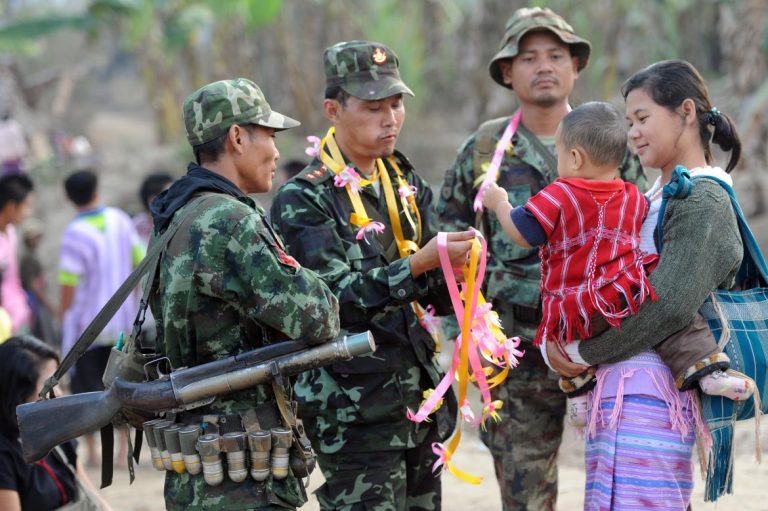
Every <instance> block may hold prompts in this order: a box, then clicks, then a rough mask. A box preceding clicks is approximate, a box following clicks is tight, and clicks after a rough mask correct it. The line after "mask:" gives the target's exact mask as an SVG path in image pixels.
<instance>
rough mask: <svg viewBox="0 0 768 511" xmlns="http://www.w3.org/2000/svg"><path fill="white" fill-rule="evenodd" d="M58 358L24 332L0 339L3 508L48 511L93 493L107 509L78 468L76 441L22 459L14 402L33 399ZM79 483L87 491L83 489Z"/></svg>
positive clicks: (0, 498)
mask: <svg viewBox="0 0 768 511" xmlns="http://www.w3.org/2000/svg"><path fill="white" fill-rule="evenodd" d="M58 364H59V356H58V354H57V353H56V351H55V350H54V349H53V348H51V347H50V346H49V345H47V344H45V343H44V342H42V341H40V340H38V339H36V338H34V337H32V336H29V335H22V336H17V337H13V338H11V339H9V340H8V341H7V342H5V343H4V344H2V345H0V509H2V510H3V511H48V510H54V509H59V508H61V507H62V506H65V505H67V504H72V503H74V502H79V503H82V500H83V499H94V501H93V504H94V505H97V506H99V507H100V508H101V509H102V510H104V511H110V510H111V509H112V508H111V507H110V505H109V504H108V503H107V502H106V500H104V498H103V497H101V495H100V494H99V493H98V492H97V491H96V490H95V489H94V487H93V484H92V483H91V481H90V480H89V479H88V475H87V474H86V473H85V470H83V466H82V463H80V461H79V460H78V458H77V452H76V445H77V444H76V442H75V441H70V442H67V443H65V444H62V445H60V446H58V447H57V448H56V449H54V450H53V451H51V452H50V453H49V454H48V455H47V456H45V457H44V458H42V459H40V460H38V461H36V462H35V463H26V462H25V461H24V458H23V455H22V450H21V443H20V442H19V427H18V424H17V422H16V407H17V406H18V405H20V404H23V403H29V402H33V401H35V400H37V398H38V394H39V393H40V391H41V389H42V388H43V383H44V382H45V380H46V379H47V378H48V377H49V376H51V375H52V374H53V372H54V371H55V370H56V367H57V366H58ZM75 478H77V479H79V482H80V483H81V484H80V485H78V482H77V481H76V479H75ZM82 486H85V487H87V488H88V489H89V490H90V491H88V492H85V490H83V488H82ZM83 493H86V494H83ZM77 509H92V507H87V508H86V507H77Z"/></svg>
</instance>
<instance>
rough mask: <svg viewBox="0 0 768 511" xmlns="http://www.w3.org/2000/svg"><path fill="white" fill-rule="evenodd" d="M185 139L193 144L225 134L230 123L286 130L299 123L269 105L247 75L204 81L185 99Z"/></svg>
mask: <svg viewBox="0 0 768 511" xmlns="http://www.w3.org/2000/svg"><path fill="white" fill-rule="evenodd" d="M182 111H183V114H184V127H185V128H186V130H187V140H189V143H190V144H191V145H192V147H195V146H198V145H200V144H205V143H206V142H210V141H211V140H213V139H215V138H217V137H220V136H221V135H223V134H225V133H226V132H227V130H229V127H230V126H232V125H233V124H258V125H259V126H264V127H266V128H274V129H276V130H286V129H288V128H294V127H296V126H298V125H299V124H300V123H299V121H296V120H294V119H291V118H290V117H287V116H285V115H283V114H281V113H278V112H275V111H274V110H272V109H271V108H270V107H269V103H267V99H266V98H265V97H264V93H263V92H261V89H260V88H259V86H258V85H256V84H255V83H253V82H252V81H250V80H248V79H246V78H235V79H234V80H221V81H218V82H213V83H209V84H208V85H205V86H203V87H201V88H199V89H198V90H196V91H195V92H193V93H192V94H190V95H189V96H187V99H185V100H184V106H183V107H182Z"/></svg>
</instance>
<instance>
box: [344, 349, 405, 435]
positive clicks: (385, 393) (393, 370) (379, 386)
mask: <svg viewBox="0 0 768 511" xmlns="http://www.w3.org/2000/svg"><path fill="white" fill-rule="evenodd" d="M397 360H399V357H398V356H397V355H396V354H394V355H393V354H390V355H389V356H387V357H382V356H381V354H380V355H379V356H378V357H377V356H376V353H371V354H369V355H364V356H361V357H355V358H353V359H352V360H344V361H339V362H334V363H333V366H332V368H333V372H334V373H335V375H336V378H335V379H336V383H337V384H338V386H339V389H340V390H341V391H342V392H343V393H344V394H345V395H346V396H347V397H348V398H349V400H350V401H351V402H352V403H353V404H354V406H355V409H356V413H357V415H358V416H359V418H360V420H361V421H363V422H365V423H369V424H374V423H381V422H392V421H396V420H400V419H401V418H402V417H403V415H404V414H405V408H404V402H403V394H402V390H401V387H400V382H399V381H398V371H397V362H396V361H397Z"/></svg>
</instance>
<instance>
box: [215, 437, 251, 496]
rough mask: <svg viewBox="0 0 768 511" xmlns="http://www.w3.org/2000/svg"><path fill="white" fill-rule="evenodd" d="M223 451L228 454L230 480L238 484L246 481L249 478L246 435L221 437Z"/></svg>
mask: <svg viewBox="0 0 768 511" xmlns="http://www.w3.org/2000/svg"><path fill="white" fill-rule="evenodd" d="M221 450H222V451H224V452H225V453H227V475H229V478H230V479H231V480H232V481H234V482H236V483H242V482H243V481H245V478H246V477H248V468H247V467H246V466H245V433H243V432H242V431H239V432H232V433H224V435H223V436H222V437H221Z"/></svg>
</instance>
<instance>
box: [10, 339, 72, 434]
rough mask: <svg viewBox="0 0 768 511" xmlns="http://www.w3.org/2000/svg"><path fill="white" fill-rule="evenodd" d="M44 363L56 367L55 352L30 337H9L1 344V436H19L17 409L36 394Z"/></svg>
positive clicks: (57, 361) (57, 358)
mask: <svg viewBox="0 0 768 511" xmlns="http://www.w3.org/2000/svg"><path fill="white" fill-rule="evenodd" d="M46 360H55V361H56V363H57V364H58V363H59V355H58V353H56V350H54V349H53V348H51V347H50V346H49V345H47V344H45V343H44V342H43V341H40V340H38V339H37V338H35V337H32V336H31V335H19V336H16V337H11V338H10V339H8V340H7V341H6V342H5V343H3V344H0V434H2V435H3V436H5V437H7V438H12V439H15V438H17V437H18V436H19V426H18V424H17V423H16V407H17V406H18V405H20V404H23V403H26V402H27V400H28V399H29V398H30V396H32V394H33V393H34V392H35V390H37V389H36V386H37V380H38V379H39V378H40V368H41V367H42V365H43V362H45V361H46Z"/></svg>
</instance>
